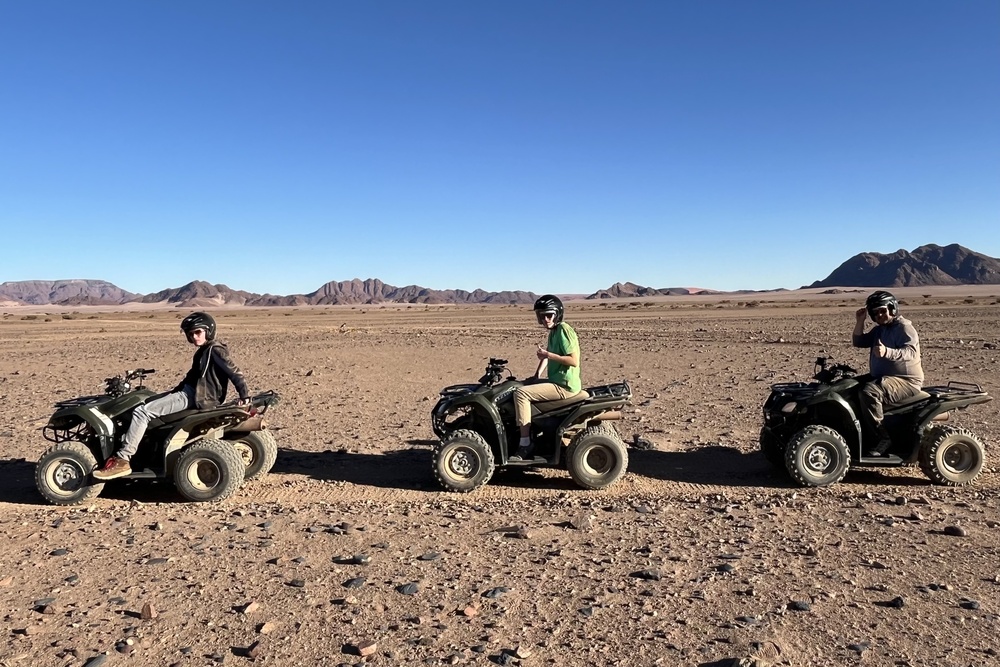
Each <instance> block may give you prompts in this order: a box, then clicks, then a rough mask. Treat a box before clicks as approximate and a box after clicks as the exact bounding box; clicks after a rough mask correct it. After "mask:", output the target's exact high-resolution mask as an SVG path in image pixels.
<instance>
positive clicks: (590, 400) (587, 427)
mask: <svg viewBox="0 0 1000 667" xmlns="http://www.w3.org/2000/svg"><path fill="white" fill-rule="evenodd" d="M505 374H506V377H504V375H505ZM529 383H530V381H528V382H521V381H518V380H517V379H516V378H515V377H514V376H513V374H511V372H510V371H509V370H508V369H507V361H506V360H505V359H490V361H489V364H488V365H487V366H486V374H485V375H483V377H481V378H480V379H479V382H478V383H477V384H457V385H453V386H450V387H445V388H444V389H442V390H441V398H440V399H439V400H438V402H437V405H435V406H434V410H433V411H432V412H431V420H432V424H433V428H434V434H435V435H437V436H438V438H440V442H439V443H438V444H437V446H436V447H435V449H434V475H435V477H436V478H437V480H438V482H440V483H441V485H442V486H443V487H444V488H446V489H448V490H449V491H456V492H459V493H468V492H469V491H472V490H474V489H477V488H479V487H480V486H482V485H483V484H486V483H487V482H488V481H489V480H490V478H491V477H492V476H493V473H494V470H495V469H496V468H497V467H500V468H515V467H519V468H566V469H568V470H569V474H570V476H571V477H572V478H573V481H575V482H576V483H577V484H579V485H580V486H582V487H583V488H585V489H602V488H604V487H606V486H608V485H609V484H612V483H614V482H615V481H616V480H618V479H619V478H621V477H622V475H624V474H625V470H626V469H627V468H628V450H627V449H626V448H625V444H624V443H623V442H622V439H621V436H620V435H618V432H617V431H616V430H615V428H614V426H612V424H611V423H610V422H612V421H615V420H619V419H621V418H622V408H623V407H625V404H626V403H628V401H629V400H630V399H631V397H632V388H631V387H630V386H629V384H628V382H627V381H622V382H619V383H617V384H609V385H602V386H599V387H589V388H587V389H586V390H584V391H581V392H580V393H578V394H576V395H575V396H572V397H570V398H568V399H564V400H559V401H546V402H540V403H533V404H532V406H531V437H532V442H533V443H534V454H535V456H534V458H529V459H525V460H520V459H514V460H511V455H512V454H513V452H515V451H516V450H517V445H518V440H519V437H520V434H519V431H518V428H517V426H516V424H515V420H514V391H515V390H516V389H517V388H518V387H521V386H523V385H525V384H529Z"/></svg>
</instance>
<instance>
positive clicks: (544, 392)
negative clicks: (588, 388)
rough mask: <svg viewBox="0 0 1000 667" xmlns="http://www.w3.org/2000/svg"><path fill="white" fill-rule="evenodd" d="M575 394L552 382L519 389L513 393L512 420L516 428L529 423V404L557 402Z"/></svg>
mask: <svg viewBox="0 0 1000 667" xmlns="http://www.w3.org/2000/svg"><path fill="white" fill-rule="evenodd" d="M576 394H577V392H573V391H570V390H569V389H567V388H566V387H561V386H559V385H557V384H554V383H552V382H539V383H538V384H529V385H526V386H524V387H521V388H520V389H518V390H517V391H515V392H514V419H515V421H517V425H518V426H524V425H525V424H530V423H531V404H532V403H538V402H540V401H559V400H562V399H564V398H569V397H570V396H576Z"/></svg>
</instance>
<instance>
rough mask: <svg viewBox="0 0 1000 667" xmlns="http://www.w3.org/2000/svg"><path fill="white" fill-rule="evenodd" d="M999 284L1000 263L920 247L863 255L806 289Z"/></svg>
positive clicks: (956, 248) (954, 247)
mask: <svg viewBox="0 0 1000 667" xmlns="http://www.w3.org/2000/svg"><path fill="white" fill-rule="evenodd" d="M995 284H1000V260H998V259H996V258H993V257H988V256H986V255H981V254H979V253H977V252H973V251H971V250H969V249H968V248H964V247H962V246H960V245H958V244H957V243H953V244H951V245H947V246H943V247H942V246H939V245H934V244H929V245H923V246H920V247H919V248H916V249H915V250H913V251H912V252H907V251H906V250H897V251H896V252H894V253H892V254H889V255H883V254H881V253H876V252H863V253H861V254H859V255H855V256H854V257H852V258H850V259H849V260H847V261H846V262H844V263H843V264H841V265H840V266H839V267H837V268H836V269H835V270H834V271H833V273H831V274H830V275H829V276H828V277H827V278H826V279H824V280H817V281H816V282H814V283H813V284H812V285H809V287H921V286H925V285H995Z"/></svg>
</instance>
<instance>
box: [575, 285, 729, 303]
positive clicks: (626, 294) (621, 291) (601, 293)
mask: <svg viewBox="0 0 1000 667" xmlns="http://www.w3.org/2000/svg"><path fill="white" fill-rule="evenodd" d="M682 294H717V292H715V291H713V290H706V289H701V288H697V287H659V288H654V287H643V286H642V285H636V284H635V283H615V284H614V285H612V286H611V287H609V288H607V289H602V290H598V291H596V292H594V293H593V294H591V295H590V296H588V297H586V298H588V299H629V298H635V297H643V296H678V295H682Z"/></svg>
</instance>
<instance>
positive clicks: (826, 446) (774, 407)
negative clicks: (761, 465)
mask: <svg viewBox="0 0 1000 667" xmlns="http://www.w3.org/2000/svg"><path fill="white" fill-rule="evenodd" d="M813 377H814V379H815V380H816V381H815V382H808V383H807V382H785V383H781V384H775V385H772V387H771V395H770V396H769V397H768V398H767V401H766V402H765V403H764V426H763V428H761V431H760V448H761V451H762V452H763V454H764V456H765V457H766V458H767V460H768V461H770V462H771V463H772V464H773V465H775V466H776V467H780V468H784V469H787V471H788V472H789V474H791V476H792V479H794V480H795V481H796V482H797V483H798V484H800V485H802V486H829V485H831V484H836V483H837V482H839V481H840V480H842V479H843V478H844V475H846V474H847V470H848V468H850V467H867V468H889V467H899V466H910V465H914V464H919V466H920V469H921V470H922V471H923V473H924V474H925V475H927V477H928V478H930V480H931V481H932V482H934V483H935V484H942V485H945V486H965V485H968V484H971V483H972V482H973V481H975V479H976V477H978V476H979V473H980V471H982V469H983V460H984V457H985V453H984V450H983V445H982V443H981V442H980V441H979V439H978V438H977V437H976V436H975V435H973V434H972V433H970V432H969V431H968V430H966V429H964V428H959V427H956V426H946V425H945V424H944V423H943V422H946V421H948V420H949V419H950V415H951V411H953V410H963V409H965V408H966V407H968V406H970V405H977V404H979V403H987V402H989V401H992V400H993V397H992V396H990V395H989V394H987V393H986V392H985V391H983V389H982V387H980V386H979V385H977V384H972V383H969V382H956V381H951V382H949V383H948V384H947V385H944V386H937V387H924V388H923V390H922V391H921V392H919V393H918V394H917V395H915V396H912V397H910V398H908V399H907V400H905V401H903V402H902V403H898V404H893V405H891V406H885V408H884V420H883V422H882V423H883V425H884V426H885V428H886V430H887V431H888V432H889V436H890V438H891V440H892V446H891V447H890V448H889V450H888V451H887V452H886V453H885V454H884V455H882V456H866V455H865V452H867V451H870V449H871V447H872V445H873V444H874V443H875V442H876V440H877V436H876V434H875V433H874V432H873V431H872V429H870V428H867V427H863V426H862V422H861V420H860V419H859V416H860V415H861V414H862V412H861V411H862V409H863V407H862V404H861V400H860V394H861V389H862V388H863V387H864V385H865V383H866V382H868V381H870V380H871V376H870V375H857V371H856V370H854V369H853V368H851V367H850V366H848V365H846V364H832V363H830V361H829V360H828V359H827V358H826V357H820V358H818V359H817V360H816V369H815V375H814V376H813Z"/></svg>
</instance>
